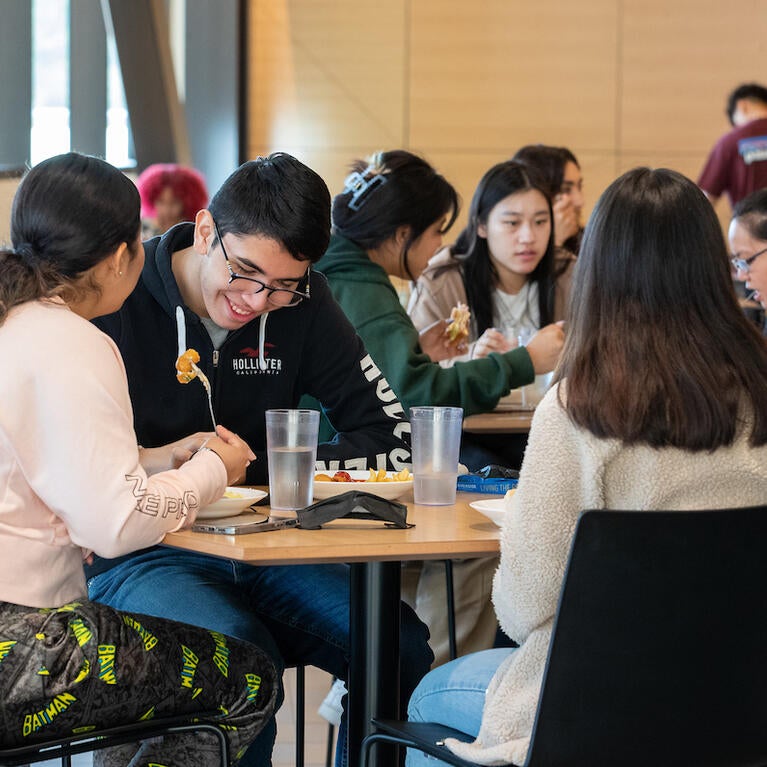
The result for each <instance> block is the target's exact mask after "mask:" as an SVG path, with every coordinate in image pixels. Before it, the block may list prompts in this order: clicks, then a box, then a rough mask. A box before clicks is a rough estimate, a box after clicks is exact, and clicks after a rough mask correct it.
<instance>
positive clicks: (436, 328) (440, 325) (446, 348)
mask: <svg viewBox="0 0 767 767" xmlns="http://www.w3.org/2000/svg"><path fill="white" fill-rule="evenodd" d="M450 324H451V323H450V321H449V320H437V321H436V322H432V324H431V325H428V326H427V327H425V328H423V330H420V331H419V332H418V343H419V344H420V346H421V351H423V352H425V353H426V354H428V355H429V358H430V359H431V361H432V362H440V361H442V360H447V359H450V358H451V357H455V356H457V355H459V354H463V353H464V352H465V351H466V343H465V342H461V343H458V344H457V345H454V344H452V343H451V342H450V339H449V338H448V335H447V331H448V328H449V327H450Z"/></svg>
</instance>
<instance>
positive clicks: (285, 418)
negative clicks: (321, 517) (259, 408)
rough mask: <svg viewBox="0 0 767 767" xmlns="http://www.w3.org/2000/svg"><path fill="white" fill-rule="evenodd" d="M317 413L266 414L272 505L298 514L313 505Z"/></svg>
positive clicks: (285, 412)
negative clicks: (296, 511)
mask: <svg viewBox="0 0 767 767" xmlns="http://www.w3.org/2000/svg"><path fill="white" fill-rule="evenodd" d="M319 425H320V414H319V411H317V410H267V411H266V454H267V461H268V466H269V505H270V506H271V508H273V509H288V510H292V511H295V510H296V509H303V508H304V507H305V506H308V505H309V504H310V503H311V502H312V496H313V494H314V464H315V462H316V460H317V435H318V432H319Z"/></svg>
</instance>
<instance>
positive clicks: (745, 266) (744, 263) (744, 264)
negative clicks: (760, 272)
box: [730, 248, 767, 272]
mask: <svg viewBox="0 0 767 767" xmlns="http://www.w3.org/2000/svg"><path fill="white" fill-rule="evenodd" d="M762 253H767V248H763V249H762V250H760V251H759V252H758V253H754V255H753V256H749V257H748V258H731V259H730V263H731V264H732V265H733V266H734V267H735V269H737V270H738V271H739V272H750V271H751V264H753V263H754V261H756V259H757V258H759V256H761V255H762Z"/></svg>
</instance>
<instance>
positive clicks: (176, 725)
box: [0, 712, 229, 767]
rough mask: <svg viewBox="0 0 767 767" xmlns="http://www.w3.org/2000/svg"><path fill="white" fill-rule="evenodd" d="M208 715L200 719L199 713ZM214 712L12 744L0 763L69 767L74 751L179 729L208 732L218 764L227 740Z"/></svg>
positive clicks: (224, 761)
mask: <svg viewBox="0 0 767 767" xmlns="http://www.w3.org/2000/svg"><path fill="white" fill-rule="evenodd" d="M206 716H207V717H208V718H207V720H206V721H199V720H198V717H206ZM216 716H218V714H217V712H213V713H210V714H207V715H206V714H198V715H196V716H195V717H194V718H192V717H191V716H185V717H173V718H166V719H155V720H149V721H144V722H133V723H132V724H124V725H120V726H118V727H110V728H105V729H103V730H93V731H91V732H88V733H81V734H80V735H70V736H69V737H63V738H56V739H51V740H46V741H39V742H37V743H34V744H30V745H25V746H17V747H13V748H0V767H11V766H12V765H22V764H34V763H36V762H44V761H46V760H48V759H59V760H60V762H61V765H62V767H71V764H72V757H73V756H75V755H76V754H84V753H88V752H93V751H98V750H100V749H102V748H109V747H110V746H119V745H122V744H123V743H131V742H134V741H139V740H146V739H148V738H157V737H161V736H163V735H174V734H179V733H193V732H208V733H210V734H211V735H213V736H214V737H215V738H216V739H217V740H218V744H219V751H220V754H221V767H228V765H229V743H228V741H227V739H226V735H225V734H224V731H223V730H222V729H221V727H220V726H218V725H217V724H215V723H214V721H213V720H214V719H215V717H216Z"/></svg>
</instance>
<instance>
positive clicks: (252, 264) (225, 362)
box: [88, 153, 433, 767]
mask: <svg viewBox="0 0 767 767" xmlns="http://www.w3.org/2000/svg"><path fill="white" fill-rule="evenodd" d="M329 239H330V193H329V192H328V188H327V186H326V185H325V182H324V181H323V180H322V179H321V178H320V176H318V175H317V174H316V173H315V172H314V171H313V170H311V169H310V168H308V167H307V166H306V165H304V164H303V163H301V162H299V161H298V160H296V159H295V158H294V157H291V156H290V155H287V154H283V153H276V154H272V155H270V156H268V157H265V158H258V159H256V160H253V161H250V162H246V163H245V164H243V165H242V166H240V168H238V169H237V170H236V171H235V172H234V173H233V174H232V175H231V176H230V177H229V178H228V179H227V180H226V181H225V182H224V184H223V186H222V187H221V189H219V191H218V192H217V193H216V194H215V195H214V197H213V199H212V200H211V202H210V205H209V207H208V208H206V209H203V210H200V211H199V212H198V213H197V215H196V217H195V221H194V223H181V224H178V225H176V226H174V227H173V228H172V229H170V230H169V231H167V232H166V233H165V234H164V235H163V236H162V237H156V238H154V239H151V240H149V241H147V242H145V243H144V251H145V254H146V264H145V266H144V269H143V272H142V275H141V279H140V281H139V283H138V285H137V287H136V289H135V290H134V292H133V293H132V294H131V295H130V296H129V297H128V299H127V300H126V301H125V303H124V305H123V307H122V309H121V310H120V311H119V312H117V313H115V314H112V315H109V316H107V317H104V318H101V319H99V320H98V321H97V324H98V326H99V327H100V328H101V329H102V330H104V331H105V332H106V333H108V334H109V335H110V336H111V337H112V338H113V339H114V340H115V341H116V342H117V344H118V346H119V347H120V350H121V352H122V355H123V358H124V360H125V366H126V368H127V374H128V384H129V387H130V394H131V399H132V402H133V409H134V413H135V426H136V433H137V435H138V439H139V441H140V443H141V444H142V445H144V446H145V447H153V446H154V445H159V444H166V443H169V442H173V441H174V440H177V439H178V438H179V437H180V436H182V435H189V434H192V433H196V434H197V437H198V438H199V443H200V444H202V442H203V440H204V439H205V438H206V437H207V436H208V434H207V433H206V432H210V431H211V429H212V428H213V424H212V423H211V414H210V412H209V409H208V400H207V394H206V391H205V389H204V387H203V386H200V385H197V382H192V384H187V385H182V384H180V383H179V382H178V381H177V379H176V368H175V363H176V359H177V357H178V356H179V354H180V351H181V350H179V348H178V346H179V343H180V342H179V340H178V339H179V338H181V337H182V333H183V336H184V338H185V341H186V346H187V347H188V348H193V349H195V350H196V351H197V352H198V353H199V355H200V360H199V363H198V365H199V367H200V369H201V370H202V371H203V372H204V373H205V375H207V377H208V379H209V380H210V386H211V391H212V407H213V413H214V415H215V418H216V420H217V421H220V422H222V423H226V424H231V425H232V427H233V428H236V429H237V432H238V434H240V435H241V436H242V438H243V439H245V440H246V441H247V442H248V444H249V445H250V446H251V448H252V450H253V452H254V453H255V456H256V458H255V460H253V461H252V462H251V463H250V465H249V466H248V467H247V472H246V477H245V480H244V483H245V484H251V485H264V484H266V483H267V481H268V478H267V461H266V426H265V417H264V412H265V411H266V410H267V409H270V408H295V407H297V406H298V403H299V399H300V398H301V396H302V395H304V394H308V395H312V396H313V397H314V398H316V400H318V401H319V403H320V404H321V407H322V408H323V411H324V413H325V415H326V416H327V418H328V420H329V421H330V423H332V424H333V427H334V428H335V431H336V433H337V437H336V438H335V439H334V440H333V441H332V442H331V441H328V442H324V443H321V444H320V445H319V448H318V452H317V456H318V462H319V463H320V465H322V466H323V467H324V468H326V469H329V468H331V467H330V462H333V468H347V469H348V468H355V469H358V468H365V467H366V466H367V467H375V468H386V469H388V470H397V471H398V470H400V469H402V468H403V467H404V466H405V465H406V464H408V463H409V462H410V448H409V433H410V425H409V423H408V421H407V418H406V415H405V411H404V409H403V408H402V406H401V405H400V404H399V402H398V401H397V400H396V398H394V397H393V395H392V394H391V390H390V388H389V385H388V383H387V382H386V380H385V379H384V378H383V376H382V375H381V374H380V373H376V374H373V373H374V369H375V365H374V364H373V362H372V360H371V359H370V357H369V355H368V353H367V351H366V350H365V347H364V346H363V343H362V341H361V339H360V338H359V336H357V334H356V332H355V330H354V328H353V326H352V325H351V324H350V322H349V320H347V318H346V316H345V315H344V313H343V311H342V310H341V308H340V307H339V305H338V304H337V303H336V301H335V299H334V298H333V296H332V295H331V292H330V289H329V288H328V285H327V282H326V281H325V279H324V277H322V276H321V275H320V274H318V273H316V272H314V271H312V269H311V265H312V263H313V262H314V261H317V260H319V258H320V257H321V256H322V254H323V253H324V252H325V249H326V247H327V245H328V242H329ZM177 313H179V314H180V319H179V321H178V322H180V324H181V325H182V327H181V329H179V326H178V323H177ZM171 435H172V436H171ZM182 452H183V451H179V454H178V456H177V458H178V460H184V459H185V458H187V457H188V455H184V454H182ZM88 578H89V589H90V596H91V599H93V600H96V601H99V602H105V603H107V604H109V605H111V606H112V607H115V608H118V609H120V608H122V609H128V606H129V605H130V606H131V607H130V609H132V610H135V611H137V612H141V613H145V614H149V615H156V616H161V617H165V618H174V619H177V620H182V621H186V622H187V623H191V624H195V625H198V626H203V627H205V628H209V629H214V630H216V631H220V632H222V633H226V634H231V635H233V636H235V637H239V638H242V639H249V640H250V641H252V642H254V643H255V644H257V645H259V646H260V647H263V648H264V649H265V650H266V651H267V652H268V653H269V655H270V657H272V659H273V660H274V661H275V663H276V664H277V665H278V666H279V667H280V668H281V667H283V666H293V665H309V664H311V665H315V666H318V667H319V668H322V669H324V670H325V671H327V672H329V673H330V674H332V675H334V676H336V677H338V678H340V679H346V677H347V665H348V661H349V570H348V566H346V565H296V566H279V567H277V566H274V567H267V566H263V567H257V566H249V565H243V564H241V563H237V562H233V561H228V560H224V559H217V558H214V557H208V556H204V555H201V554H196V553H192V552H184V551H179V550H174V549H168V548H158V547H155V548H151V549H145V550H144V551H141V552H139V553H138V554H134V555H132V556H130V557H126V558H122V559H119V560H103V559H100V560H99V559H97V560H96V562H94V564H93V565H92V566H91V567H90V568H89V572H88ZM427 636H428V635H427V630H426V627H425V626H424V625H423V624H422V623H421V622H420V621H419V620H418V619H417V618H416V616H415V613H414V612H413V611H412V610H411V609H410V608H409V607H407V606H405V605H403V610H402V638H401V647H402V675H401V680H400V687H401V690H402V696H403V700H406V699H407V696H408V695H409V694H410V692H411V691H412V690H413V689H414V687H415V685H416V683H417V682H418V680H419V679H420V677H421V676H422V675H423V674H424V673H425V672H426V671H427V670H428V668H429V665H430V664H431V661H432V657H433V656H432V653H431V650H430V649H429V646H428V643H427ZM343 732H344V728H343V727H342V729H341V732H340V733H339V746H338V750H337V763H338V764H345V763H346V762H345V760H346V754H345V738H344V737H343ZM275 733H276V728H275V725H274V722H272V723H271V726H270V727H267V728H265V730H264V731H263V732H262V733H261V735H260V736H259V738H258V739H257V740H256V741H255V742H254V744H253V746H251V748H250V749H249V751H248V752H247V754H246V755H245V757H244V758H243V760H242V762H241V764H243V765H248V767H251V766H252V765H268V764H270V763H271V759H270V755H271V750H272V745H273V742H274V737H275Z"/></svg>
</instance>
